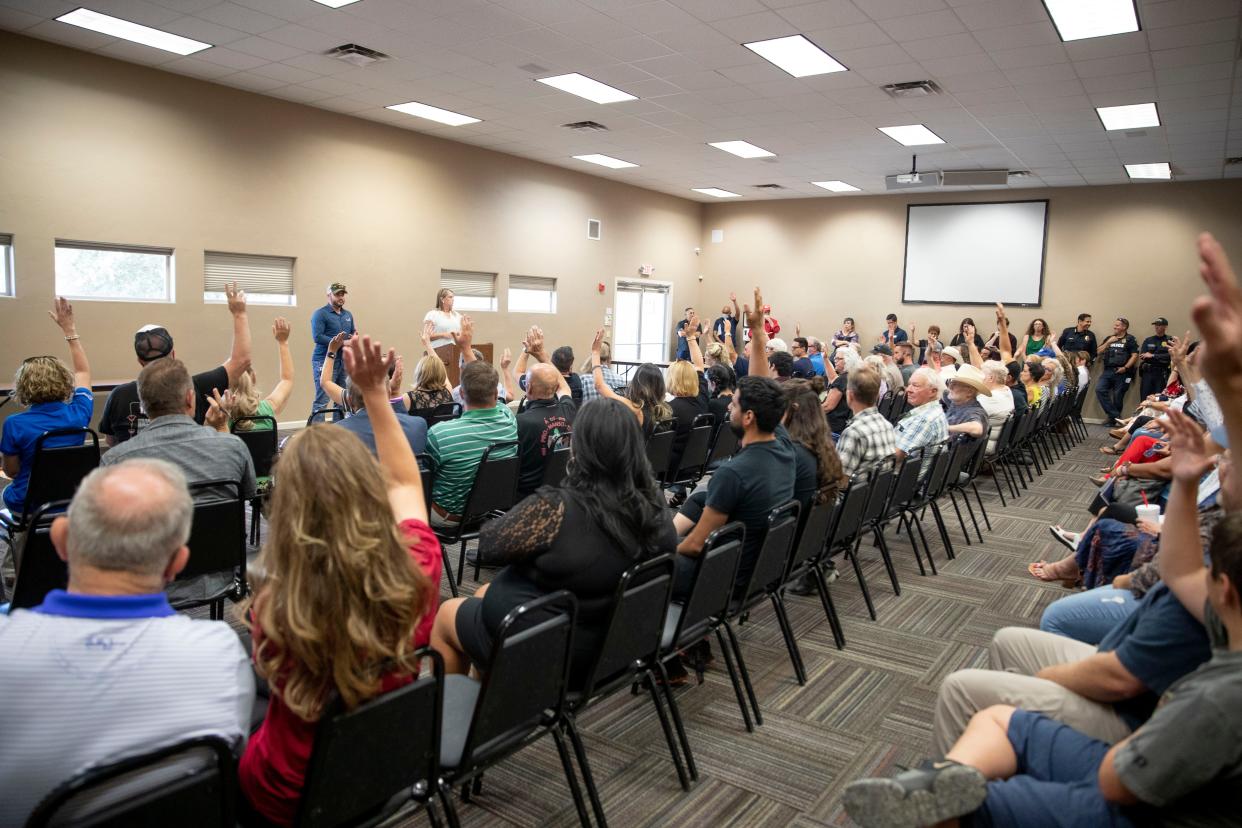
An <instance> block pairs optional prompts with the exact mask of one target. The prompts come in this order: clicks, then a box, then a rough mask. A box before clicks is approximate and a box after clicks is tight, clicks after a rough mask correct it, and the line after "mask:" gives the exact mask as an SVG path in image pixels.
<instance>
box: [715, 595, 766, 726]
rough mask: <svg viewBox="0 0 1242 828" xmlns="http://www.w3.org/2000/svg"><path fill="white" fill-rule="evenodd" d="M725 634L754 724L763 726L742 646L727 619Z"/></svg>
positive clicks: (761, 714) (761, 713)
mask: <svg viewBox="0 0 1242 828" xmlns="http://www.w3.org/2000/svg"><path fill="white" fill-rule="evenodd" d="M722 626H724V629H725V634H726V635H727V636H728V637H729V644H730V645H732V647H733V657H734V658H736V659H737V671H738V673H740V674H741V676H742V686H743V687H744V688H746V698H748V699H749V700H750V709H751V711H752V712H753V713H754V714H755V724H756V725H762V724H763V712H762V711H761V710H760V709H759V700H758V699H757V698H755V688H754V687H753V686H751V683H750V671H749V670H747V669H746V660H745V659H743V658H742V645H741V644H739V643H738V640H737V636H736V635H734V633H733V626H732V625H731V624H730V623H729V621H728V619H726V620H725V622H724V624H723V625H722Z"/></svg>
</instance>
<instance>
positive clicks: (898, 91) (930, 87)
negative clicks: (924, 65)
mask: <svg viewBox="0 0 1242 828" xmlns="http://www.w3.org/2000/svg"><path fill="white" fill-rule="evenodd" d="M881 88H882V89H883V90H884V91H885V92H887V93H888V94H889V95H890V96H891V97H894V98H926V97H927V96H929V95H939V94H940V87H939V86H937V85H936V82H935V81H929V80H921V81H906V82H905V83H890V84H887V85H885V86H883V87H881Z"/></svg>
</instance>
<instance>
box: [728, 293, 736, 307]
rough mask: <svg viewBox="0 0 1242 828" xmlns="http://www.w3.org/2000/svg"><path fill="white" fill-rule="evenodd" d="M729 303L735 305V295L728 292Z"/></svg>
mask: <svg viewBox="0 0 1242 828" xmlns="http://www.w3.org/2000/svg"><path fill="white" fill-rule="evenodd" d="M729 301H730V302H732V303H733V304H735V305H736V304H737V294H736V293H734V292H733V291H729Z"/></svg>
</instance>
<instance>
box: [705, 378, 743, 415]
mask: <svg viewBox="0 0 1242 828" xmlns="http://www.w3.org/2000/svg"><path fill="white" fill-rule="evenodd" d="M706 374H707V384H708V386H709V388H710V389H711V398H710V399H708V401H707V411H708V413H709V414H711V415H712V416H713V417H715V418H716V426H717V427H720V426H721V425H723V424H724V423H726V422H728V420H729V403H730V402H732V401H733V394H734V393H735V392H736V391H737V375H735V374H734V373H733V369H732V368H731V367H730V366H729V365H727V364H725V363H721V364H719V365H713V366H711V367H710V368H708V369H707V372H706Z"/></svg>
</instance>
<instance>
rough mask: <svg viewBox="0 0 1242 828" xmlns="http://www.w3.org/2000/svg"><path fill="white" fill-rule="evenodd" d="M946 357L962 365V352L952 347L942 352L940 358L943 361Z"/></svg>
mask: <svg viewBox="0 0 1242 828" xmlns="http://www.w3.org/2000/svg"><path fill="white" fill-rule="evenodd" d="M944 357H953V360H954V361H955V362H958V363H960V362H961V361H962V352H961V351H959V350H958V349H957V348H955V347H954V346H952V345H950V346H948V347H947V348H945V349H944V350H943V351H941V352H940V358H941V359H943V358H944Z"/></svg>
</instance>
